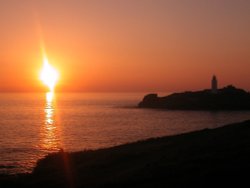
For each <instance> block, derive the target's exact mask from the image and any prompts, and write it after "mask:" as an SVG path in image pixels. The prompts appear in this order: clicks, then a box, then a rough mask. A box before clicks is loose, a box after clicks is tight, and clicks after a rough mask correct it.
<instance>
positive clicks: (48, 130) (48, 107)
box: [41, 92, 60, 151]
mask: <svg viewBox="0 0 250 188" xmlns="http://www.w3.org/2000/svg"><path fill="white" fill-rule="evenodd" d="M54 95H55V94H54V93H53V92H48V93H46V104H45V108H44V114H45V119H44V125H43V129H42V145H41V147H42V149H44V150H49V151H57V150H59V148H60V140H59V135H58V132H59V130H58V127H57V125H56V122H55V106H54Z"/></svg>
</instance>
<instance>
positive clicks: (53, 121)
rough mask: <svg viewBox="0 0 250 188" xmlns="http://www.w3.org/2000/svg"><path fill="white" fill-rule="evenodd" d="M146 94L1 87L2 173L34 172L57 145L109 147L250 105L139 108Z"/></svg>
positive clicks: (219, 122)
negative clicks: (222, 108) (199, 108)
mask: <svg viewBox="0 0 250 188" xmlns="http://www.w3.org/2000/svg"><path fill="white" fill-rule="evenodd" d="M145 94H146V93H1V94H0V174H17V173H29V172H32V170H33V168H34V167H35V165H36V162H37V161H38V160H39V159H41V158H43V157H45V156H46V155H48V154H49V153H52V152H57V151H59V150H61V149H63V150H64V151H69V152H74V151H82V150H89V149H91V150H92V149H98V148H108V147H112V146H116V145H120V144H125V143H131V142H135V141H138V140H145V139H148V138H152V137H162V136H168V135H176V134H182V133H186V132H191V131H196V130H201V129H206V128H211V129H213V128H216V127H220V126H224V125H226V124H230V123H234V122H240V121H244V120H246V119H249V117H250V111H216V112H215V111H178V110H175V111H172V110H157V109H141V108H137V105H138V103H139V102H140V101H141V100H142V98H143V96H144V95H145ZM167 94H169V93H161V95H167Z"/></svg>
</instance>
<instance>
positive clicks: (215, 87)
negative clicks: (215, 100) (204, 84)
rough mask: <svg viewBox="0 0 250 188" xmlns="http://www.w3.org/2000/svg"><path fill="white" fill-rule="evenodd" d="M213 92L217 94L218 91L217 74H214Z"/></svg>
mask: <svg viewBox="0 0 250 188" xmlns="http://www.w3.org/2000/svg"><path fill="white" fill-rule="evenodd" d="M211 92H212V93H213V94H216V93H217V92H218V81H217V78H216V76H215V75H213V77H212V81H211Z"/></svg>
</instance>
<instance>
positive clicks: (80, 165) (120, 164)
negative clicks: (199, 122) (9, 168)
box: [0, 120, 250, 188]
mask: <svg viewBox="0 0 250 188" xmlns="http://www.w3.org/2000/svg"><path fill="white" fill-rule="evenodd" d="M249 146H250V120H248V121H245V122H242V123H235V124H231V125H227V126H224V127H221V128H217V129H213V130H210V129H204V130H200V131H196V132H192V133H186V134H182V135H177V136H167V137H162V138H153V139H149V140H145V141H139V142H136V143H130V144H125V145H121V146H116V147H112V148H107V149H99V150H96V151H83V152H75V153H67V152H63V151H61V152H59V153H55V154H50V155H48V156H47V157H45V158H44V159H42V160H40V161H38V163H37V166H36V167H35V169H34V171H33V172H32V173H31V174H18V175H0V187H1V188H2V187H6V188H8V187H91V188H92V187H93V188H101V187H110V188H112V187H121V188H134V187H135V188H140V187H143V188H145V187H209V188H210V187H249V185H250V182H249V173H248V172H249V169H250V163H249V158H250V150H249ZM243 185H244V186H243Z"/></svg>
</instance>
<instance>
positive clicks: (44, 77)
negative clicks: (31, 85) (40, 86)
mask: <svg viewBox="0 0 250 188" xmlns="http://www.w3.org/2000/svg"><path fill="white" fill-rule="evenodd" d="M58 79H59V73H58V71H57V70H56V69H55V68H54V67H52V66H51V65H50V64H49V61H48V59H47V57H44V59H43V68H42V71H41V74H40V80H41V81H42V82H43V83H44V84H45V85H46V86H47V87H48V88H49V90H50V91H51V92H53V91H54V89H55V86H56V83H57V82H58Z"/></svg>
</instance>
